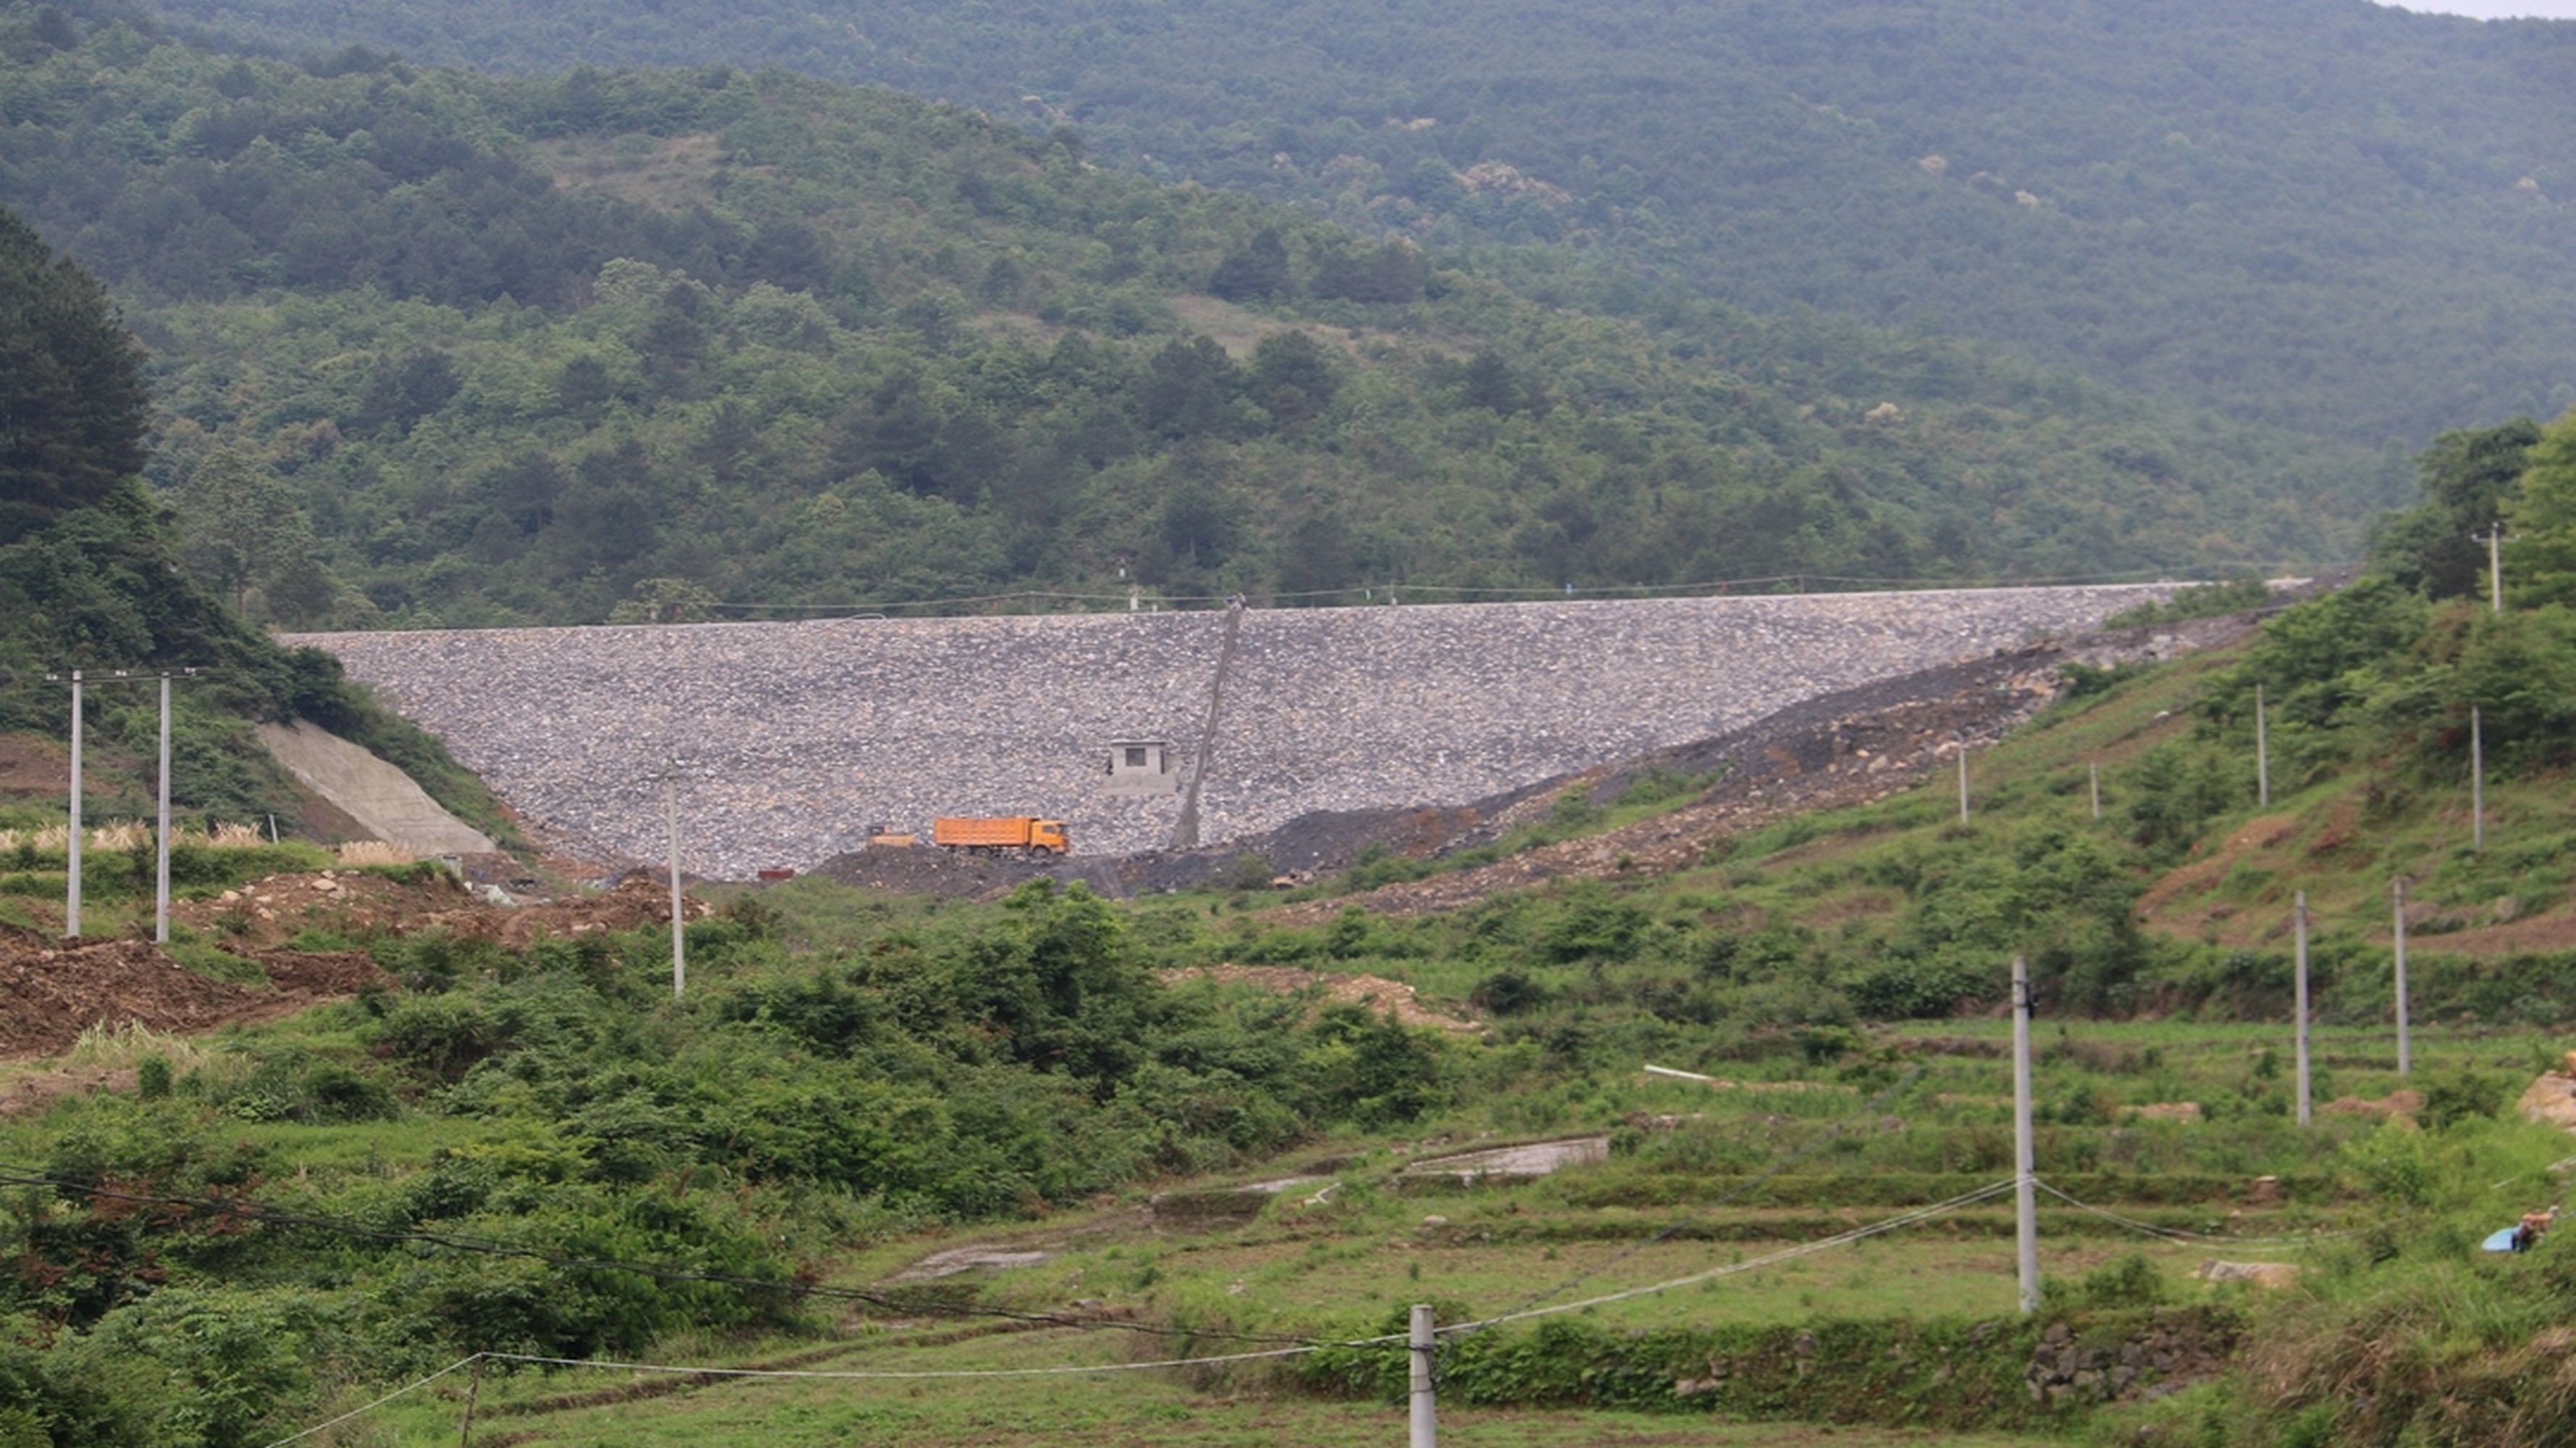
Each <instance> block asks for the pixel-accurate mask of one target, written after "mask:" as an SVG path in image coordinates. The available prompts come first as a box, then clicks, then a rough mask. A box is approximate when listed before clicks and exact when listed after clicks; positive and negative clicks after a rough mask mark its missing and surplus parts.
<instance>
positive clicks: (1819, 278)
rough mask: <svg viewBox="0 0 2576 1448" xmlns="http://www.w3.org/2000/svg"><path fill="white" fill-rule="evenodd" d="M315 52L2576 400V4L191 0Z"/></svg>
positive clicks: (2124, 335) (1985, 316)
mask: <svg viewBox="0 0 2576 1448" xmlns="http://www.w3.org/2000/svg"><path fill="white" fill-rule="evenodd" d="M159 4H160V8H161V9H162V10H163V11H164V12H166V13H168V14H170V15H173V16H181V17H186V18H187V19H188V20H189V21H192V22H195V23H199V24H202V25H204V26H207V27H211V28H213V29H215V30H217V31H219V32H222V33H225V34H228V35H231V36H236V37H241V38H243V39H246V40H252V41H256V42H261V43H266V44H271V45H276V46H280V47H284V48H285V49H286V50H288V51H289V52H315V51H324V50H334V49H337V48H339V47H341V46H344V45H350V44H361V45H366V46H373V47H377V48H380V49H381V48H388V47H390V48H392V49H395V50H398V51H400V52H402V53H403V54H404V55H406V56H407V57H409V58H412V59H415V60H420V61H437V62H461V63H469V64H473V65H477V66H482V67H489V68H500V69H517V70H537V71H553V70H559V69H562V68H564V67H568V66H572V65H575V64H589V65H597V66H625V65H635V64H644V63H651V64H697V63H705V62H711V61H731V62H737V63H744V64H763V63H777V64H781V65H786V66H790V67H793V68H796V69H798V70H802V71H805V72H807V73H810V74H815V75H820V76H824V77H827V78H830V79H834V80H840V81H849V82H875V83H884V84H890V85H894V86H898V87H901V88H904V89H907V90H911V91H914V92H917V93H921V94H927V95H932V96H937V97H942V98H947V99H952V100H956V101H960V102H963V103H967V104H972V105H976V106H980V107H984V108H986V109H988V110H990V111H991V112H993V113H994V114H996V115H1000V116H1006V117H1010V118H1013V119H1015V120H1018V121H1021V122H1023V123H1026V124H1029V125H1031V126H1034V127H1036V128H1038V129H1041V130H1043V129H1045V128H1047V127H1050V126H1053V125H1056V124H1060V123H1070V124H1072V125H1075V126H1078V127H1079V128H1080V130H1081V132H1082V135H1083V137H1084V139H1085V140H1086V142H1087V143H1088V144H1089V146H1090V147H1091V150H1092V152H1093V154H1094V155H1095V156H1096V157H1098V158H1100V159H1102V160H1106V161H1113V162H1115V163H1116V164H1119V165H1122V166H1132V167H1135V168H1138V169H1140V170H1142V171H1143V172H1144V173H1145V174H1147V175H1150V176H1154V177H1156V178H1159V179H1163V180H1181V179H1191V180H1197V181H1200V182H1203V183H1205V184H1208V185H1211V186H1219V187H1225V188H1231V189H1240V190H1245V191H1249V192H1251V193H1254V194H1260V195H1267V196H1271V197H1274V198H1280V199H1295V200H1299V201H1302V202H1307V203H1310V204H1313V205H1315V206H1317V207H1320V208H1321V209H1323V210H1324V211H1325V212H1326V213H1328V214H1330V215H1332V216H1333V217H1335V218H1336V219H1338V220H1341V221H1343V222H1345V223H1346V224H1350V225H1352V226H1354V227H1358V228H1362V229H1375V230H1378V231H1380V232H1384V233H1402V234H1406V235H1410V236H1413V237H1415V238H1417V239H1419V240H1422V241H1425V242H1428V243H1432V244H1456V243H1462V242H1467V241H1503V242H1558V243H1564V244H1568V245H1573V246H1578V247H1586V248H1597V249H1601V250H1604V251H1607V252H1609V253H1610V254H1613V255H1615V256H1618V257H1620V258H1621V259H1623V260H1624V261H1626V262H1628V263H1630V264H1632V265H1635V266H1638V267H1640V268H1642V269H1643V270H1645V271H1646V272H1647V273H1649V274H1651V275H1654V276H1658V277H1661V278H1663V279H1666V280H1670V281H1674V282H1678V283H1682V284H1686V285H1688V286H1690V287H1693V288H1695V289H1698V290H1700V291H1701V292H1703V293H1704V294H1706V295H1709V296H1712V297H1716V298H1719V299H1722V300H1724V301H1727V302H1729V303H1730V304H1733V305H1737V306H1741V307H1746V308H1749V309H1752V310H1755V311H1762V312H1773V311H1778V310H1781V309H1784V308H1787V307H1791V306H1796V305H1807V306H1813V307H1816V308H1819V309H1823V310H1827V311H1833V312H1840V313H1847V314H1851V315H1854V316H1858V317H1862V318H1865V319H1868V320H1871V321H1873V322H1878V323H1897V324H1921V325H1926V326H1931V327H1936V328H1939V329H1942V330H1946V331H1953V332H1957V333H1963V334H1966V335H1972V336H1979V337H1985V338H1989V339H1993V340H1997V341H2001V342H2004V343H2007V344H2009V345H2010V346H2012V347H2013V348H2015V349H2017V350H2019V351H2021V352H2023V353H2025V354H2027V355H2030V356H2033V357H2036V358H2040V359H2043V360H2046V361H2049V362H2052V363H2057V364H2061V365H2066V366H2072V367H2075V368H2078V369H2080V370H2082V371H2084V372H2086V373H2087V374H2088V375H2091V376H2094V377H2097V378H2101V379H2104V380H2106V381H2111V382H2114V383H2116V384H2119V385H2123V386H2131V387H2138V388H2144V389H2148V390H2151V391H2155V392H2159V393H2162V394H2165V395H2169V396H2173V397H2178V398H2187V399H2191V400H2194V401H2197V402H2200V403H2203V404H2206V405H2211V406H2216V407H2220V408H2224V409H2227V410H2230V411H2232V412H2235V413H2236V414H2238V415H2240V416H2246V417H2252V418H2259V419H2263V420H2267V421H2271V422H2276V423H2282V424H2286V425H2290V426H2295V427H2299V428H2303V429H2306V430H2309V431H2313V432H2317V433H2320V434H2324V435H2330V436H2339V437H2341V436H2349V437H2359V438H2361V439H2363V440H2365V441H2369V442H2372V443H2378V442H2382V441H2386V440H2390V439H2399V440H2403V441H2404V442H2405V443H2406V445H2408V446H2409V447H2412V446H2416V445H2420V444H2421V443H2422V442H2423V441H2425V440H2426V439H2428V438H2429V437H2430V436H2431V435H2432V434H2433V433H2434V432H2435V431H2437V430H2439V429H2441V428H2445V427H2452V426H2459V425H2462V424H2466V423H2472V422H2484V421H2491V420H2497V419H2501V418H2503V417H2506V416H2509V415H2513V414H2516V413H2536V414H2540V415H2554V414H2555V413H2557V412H2559V411H2562V410H2564V409H2565V408H2566V407H2567V406H2568V405H2569V403H2570V402H2576V343H2571V342H2570V340H2569V339H2570V338H2576V267H2570V266H2569V265H2568V259H2569V258H2570V257H2571V256H2576V169H2571V163H2570V160H2569V152H2568V150H2567V141H2568V139H2569V138H2570V137H2571V136H2576V86H2571V85H2569V84H2568V80H2567V78H2568V76H2569V75H2570V73H2571V72H2576V23H2568V22H2550V21H2518V22H2497V23H2486V24H2481V23H2479V22H2475V21H2470V20H2463V19H2457V18H2451V17H2443V16H2431V15H2413V14H2408V13H2406V12H2404V11H2401V10H2397V9H2393V8H2389V7H2384V6H2381V5H2376V4H2372V3H2369V0H2162V3H2158V4H2155V5H2153V6H2146V7H2141V6H2137V5H2128V4H2117V3H2074V4H2069V3H2064V0H1799V3H1783V0H1602V3H1596V4H1587V5H1582V6H1565V5H1554V4H1546V3H1541V0H1445V3H1440V4H1432V3H1428V0H1280V3H1276V4H1262V5H1253V4H1240V3H1236V4H1197V3H1193V4H1168V3H1162V0H1042V3H1041V0H975V3H972V4H962V5H961V4H948V3H931V0H885V3H878V4H870V5H865V6H860V5H855V4H846V3H833V0H823V3H802V0H800V3H795V4H787V3H782V0H722V3H712V0H656V3H653V4H649V5H643V6H636V5H628V4H617V3H608V0H560V3H552V4H547V5H542V6H531V5H524V4H518V3H514V0H439V3H435V4H430V3H405V0H384V3H378V4H369V5H364V6H350V5H345V4H342V3H339V0H159Z"/></svg>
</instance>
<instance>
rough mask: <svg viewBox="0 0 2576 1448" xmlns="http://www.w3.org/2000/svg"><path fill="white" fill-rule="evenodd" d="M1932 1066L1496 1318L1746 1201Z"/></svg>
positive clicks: (1917, 1069) (1920, 1066)
mask: <svg viewBox="0 0 2576 1448" xmlns="http://www.w3.org/2000/svg"><path fill="white" fill-rule="evenodd" d="M1931 1069H1932V1066H1931V1063H1930V1062H1929V1061H1917V1062H1916V1063H1915V1065H1914V1068H1913V1069H1912V1070H1910V1071H1908V1072H1906V1073H1905V1075H1904V1076H1902V1077H1900V1078H1898V1080H1897V1081H1896V1082H1895V1084H1893V1085H1891V1086H1889V1087H1888V1088H1887V1089H1886V1090H1884V1091H1881V1092H1879V1093H1878V1094H1877V1095H1876V1096H1873V1097H1871V1098H1870V1099H1869V1100H1868V1101H1866V1102H1863V1103H1862V1104H1861V1108H1860V1109H1859V1110H1858V1111H1855V1112H1853V1113H1852V1114H1851V1115H1850V1116H1849V1117H1847V1118H1845V1119H1844V1120H1842V1121H1839V1122H1836V1123H1835V1124H1834V1127H1833V1129H1832V1130H1830V1131H1827V1132H1824V1133H1823V1134H1821V1135H1819V1136H1816V1137H1813V1138H1810V1139H1809V1140H1808V1141H1807V1142H1806V1144H1804V1145H1803V1146H1800V1147H1799V1148H1798V1149H1797V1150H1795V1151H1793V1152H1790V1153H1789V1154H1788V1155H1786V1156H1783V1157H1781V1158H1780V1159H1779V1160H1778V1161H1775V1162H1773V1163H1772V1164H1771V1166H1770V1167H1769V1168H1768V1169H1767V1170H1765V1171H1763V1172H1761V1173H1759V1174H1757V1175H1755V1176H1753V1177H1750V1178H1747V1179H1746V1180H1745V1181H1743V1182H1742V1183H1740V1184H1739V1185H1737V1187H1736V1188H1735V1190H1733V1191H1731V1192H1728V1193H1726V1194H1725V1195H1723V1196H1719V1197H1715V1198H1712V1199H1710V1200H1708V1201H1705V1202H1702V1203H1700V1204H1699V1206H1697V1207H1696V1208H1693V1209H1692V1210H1691V1212H1690V1213H1689V1214H1688V1215H1686V1216H1684V1217H1682V1218H1681V1219H1680V1220H1678V1221H1675V1222H1673V1223H1671V1224H1670V1225H1668V1226H1666V1227H1665V1228H1664V1229H1663V1230H1662V1231H1660V1232H1657V1233H1655V1234H1654V1235H1653V1236H1651V1237H1648V1238H1647V1239H1645V1240H1644V1241H1642V1242H1638V1243H1636V1244H1635V1245H1633V1246H1630V1247H1628V1248H1627V1249H1625V1250H1623V1251H1620V1252H1618V1253H1615V1254H1613V1255H1612V1256H1610V1257H1609V1258H1608V1259H1606V1260H1604V1261H1602V1262H1599V1263H1596V1264H1594V1265H1593V1266H1591V1267H1588V1268H1586V1269H1584V1270H1583V1271H1581V1272H1577V1273H1575V1274H1574V1275H1573V1276H1571V1277H1568V1278H1566V1279H1565V1280H1564V1281H1562V1282H1560V1283H1558V1284H1556V1285H1555V1286H1553V1287H1550V1288H1547V1289H1545V1290H1544V1291H1541V1292H1539V1293H1537V1294H1536V1295H1534V1296H1532V1297H1530V1298H1528V1299H1527V1300H1525V1301H1524V1302H1523V1303H1522V1304H1521V1306H1520V1307H1519V1308H1516V1309H1514V1310H1513V1313H1506V1314H1504V1315H1503V1316H1502V1317H1499V1318H1496V1319H1495V1320H1496V1321H1510V1320H1512V1317H1513V1315H1514V1313H1518V1312H1520V1311H1524V1310H1526V1309H1528V1308H1531V1307H1535V1306H1537V1305H1538V1304H1539V1303H1542V1302H1545V1301H1547V1300H1548V1299H1549V1298H1551V1297H1554V1296H1557V1295H1558V1294H1560V1293H1565V1292H1571V1291H1573V1290H1574V1289H1575V1288H1576V1287H1578V1286H1581V1285H1582V1284H1583V1283H1584V1282H1586V1281H1589V1280H1590V1279H1592V1278H1594V1277H1598V1276H1600V1275H1601V1274H1602V1273H1604V1272H1607V1271H1609V1270H1610V1269H1611V1268H1613V1267H1616V1266H1618V1265H1619V1264H1620V1263H1622V1262H1625V1261H1627V1260H1628V1259H1629V1258H1631V1257H1634V1256H1636V1255H1637V1254H1638V1253H1640V1252H1644V1251H1647V1250H1649V1249H1651V1248H1654V1247H1659V1246H1661V1245H1663V1244H1664V1243H1665V1242H1667V1241H1670V1240H1671V1239H1672V1238H1673V1236H1674V1235H1675V1234H1676V1233H1679V1232H1680V1231H1681V1230H1682V1229H1684V1228H1686V1227H1688V1226H1690V1225H1691V1224H1692V1223H1694V1222H1697V1221H1698V1220H1700V1219H1701V1218H1703V1217H1705V1216H1707V1215H1708V1214H1709V1213H1711V1212H1714V1211H1717V1210H1718V1209H1720V1208H1722V1207H1727V1206H1731V1205H1733V1204H1734V1203H1736V1202H1739V1201H1742V1200H1743V1199H1744V1198H1745V1197H1747V1196H1750V1195H1751V1194H1752V1193H1754V1192H1755V1191H1757V1190H1759V1189H1760V1188H1761V1187H1763V1186H1764V1185H1765V1184H1767V1183H1769V1182H1770V1181H1771V1179H1772V1178H1774V1177H1777V1176H1779V1175H1780V1174H1781V1173H1783V1172H1785V1171H1787V1170H1788V1169H1789V1168H1791V1167H1793V1166H1796V1165H1798V1164H1799V1163H1801V1162H1803V1161H1805V1160H1806V1159H1807V1158H1809V1157H1811V1156H1814V1155H1815V1154H1816V1153H1817V1152H1820V1151H1822V1150H1824V1149H1825V1148H1826V1147H1828V1146H1830V1145H1832V1144H1833V1142H1834V1141H1835V1139H1836V1138H1838V1137H1840V1136H1841V1135H1842V1134H1843V1133H1844V1132H1846V1131H1849V1130H1850V1129H1851V1128H1852V1126H1853V1124H1854V1123H1856V1122H1859V1121H1862V1120H1866V1119H1868V1118H1870V1117H1874V1116H1876V1115H1878V1114H1879V1113H1880V1112H1882V1111H1884V1110H1886V1109H1887V1107H1888V1106H1889V1105H1890V1104H1892V1103H1893V1102H1894V1101H1895V1100H1896V1098H1897V1097H1898V1096H1900V1095H1903V1094H1904V1093H1905V1091H1906V1090H1907V1089H1908V1088H1910V1087H1911V1086H1913V1084H1914V1083H1915V1082H1917V1081H1919V1080H1921V1079H1922V1078H1923V1074H1924V1073H1925V1072H1927V1071H1929V1070H1931Z"/></svg>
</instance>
